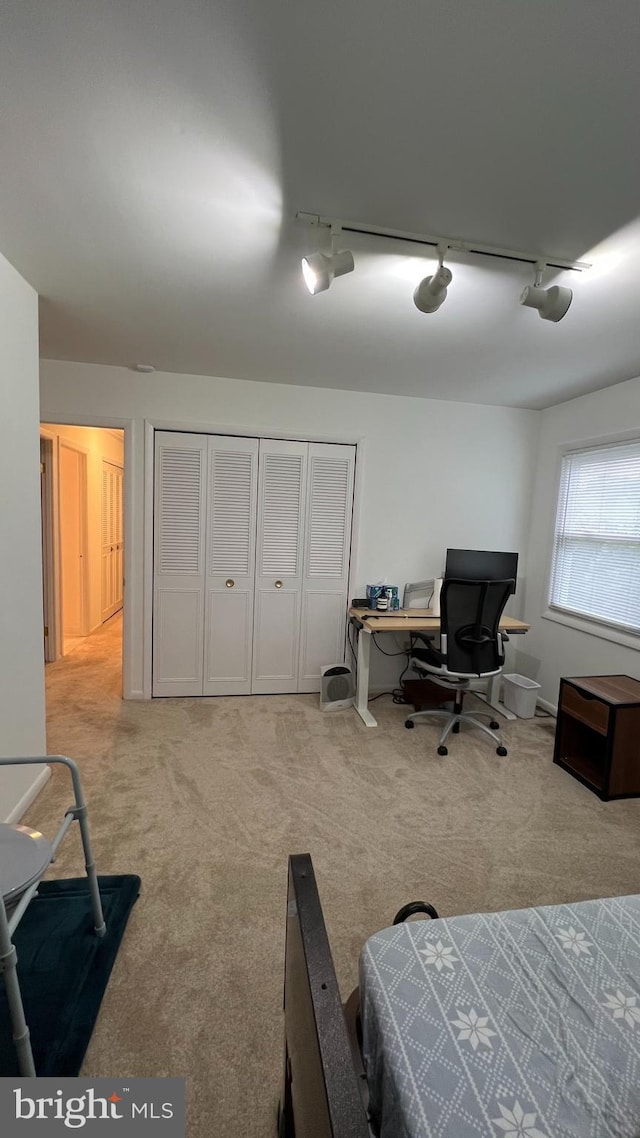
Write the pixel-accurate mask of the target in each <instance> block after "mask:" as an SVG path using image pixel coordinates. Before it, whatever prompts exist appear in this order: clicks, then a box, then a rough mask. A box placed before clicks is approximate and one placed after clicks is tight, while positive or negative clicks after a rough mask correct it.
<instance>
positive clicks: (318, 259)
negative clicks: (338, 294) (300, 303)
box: [302, 229, 354, 296]
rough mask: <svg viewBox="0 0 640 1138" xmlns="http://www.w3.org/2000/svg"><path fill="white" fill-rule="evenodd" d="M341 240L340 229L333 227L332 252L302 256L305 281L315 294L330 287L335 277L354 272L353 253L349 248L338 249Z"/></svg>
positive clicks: (310, 290)
mask: <svg viewBox="0 0 640 1138" xmlns="http://www.w3.org/2000/svg"><path fill="white" fill-rule="evenodd" d="M339 240H340V230H339V229H337V230H336V229H332V231H331V252H330V253H311V254H310V255H309V256H308V257H303V258H302V275H303V277H304V283H305V284H306V286H307V288H308V289H309V292H310V293H311V294H312V295H313V296H315V294H316V293H317V292H324V290H325V289H327V288H329V285H330V284H331V282H332V280H333V278H334V277H342V276H344V274H345V273H352V272H353V269H354V261H353V253H351V252H350V250H349V249H337V248H336V246H337V244H338V242H339Z"/></svg>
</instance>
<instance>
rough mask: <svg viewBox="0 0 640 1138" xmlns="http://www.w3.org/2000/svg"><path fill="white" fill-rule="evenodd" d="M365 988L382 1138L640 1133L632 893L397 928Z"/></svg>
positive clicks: (367, 1055)
mask: <svg viewBox="0 0 640 1138" xmlns="http://www.w3.org/2000/svg"><path fill="white" fill-rule="evenodd" d="M360 983H361V1002H362V1021H363V1035H364V1045H363V1052H364V1060H365V1068H366V1072H367V1081H368V1084H369V1091H370V1100H371V1113H372V1115H373V1117H374V1119H375V1121H376V1123H377V1125H378V1127H379V1129H380V1134H381V1138H418V1136H420V1138H422V1136H429V1138H445V1136H446V1138H477V1135H488V1136H496V1138H497V1136H499V1138H575V1136H577V1135H580V1136H581V1138H608V1136H611V1138H640V896H633V897H614V898H609V899H605V900H598V901H581V902H577V903H575V904H570V905H553V906H547V907H542V908H537V909H522V910H515V911H511V912H502V913H481V914H474V915H472V916H464V917H453V918H449V919H440V920H437V921H413V922H408V923H405V924H401V925H396V926H394V927H393V928H390V929H385V930H383V931H382V932H380V933H377V934H376V935H375V936H373V937H371V938H370V939H369V940H368V941H367V943H366V944H365V946H364V948H363V951H362V955H361V959H360Z"/></svg>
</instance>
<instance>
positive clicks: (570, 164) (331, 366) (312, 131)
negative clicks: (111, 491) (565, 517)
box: [0, 0, 640, 407]
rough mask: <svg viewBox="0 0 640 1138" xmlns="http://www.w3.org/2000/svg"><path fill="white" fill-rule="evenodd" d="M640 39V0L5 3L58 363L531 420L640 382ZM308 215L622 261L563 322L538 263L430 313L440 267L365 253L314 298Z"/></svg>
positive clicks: (599, 269)
mask: <svg viewBox="0 0 640 1138" xmlns="http://www.w3.org/2000/svg"><path fill="white" fill-rule="evenodd" d="M639 49H640V9H639V7H638V0H616V2H615V4H611V3H607V2H606V0H481V2H479V0H428V2H427V0H423V2H422V3H418V2H416V0H360V2H359V3H358V2H357V0H323V3H321V4H318V3H317V0H215V2H214V0H208V2H207V0H135V2H133V3H132V2H131V0H82V2H81V3H80V2H78V0H46V2H43V0H3V2H2V12H1V15H0V116H1V122H0V250H2V252H3V253H4V254H5V255H6V256H7V257H8V258H9V260H10V261H11V262H12V263H13V264H14V265H15V266H16V268H17V269H19V271H20V272H22V273H23V274H24V275H25V276H26V277H27V279H28V280H29V281H30V282H31V283H32V284H33V285H34V286H35V288H37V290H38V291H39V293H40V294H41V297H42V302H41V328H42V345H41V347H42V354H43V356H46V357H52V358H59V359H70V360H86V361H92V362H97V363H112V364H121V365H125V366H127V365H131V364H133V363H134V362H135V361H142V362H144V363H151V364H154V365H155V367H156V368H158V369H162V370H165V371H174V372H187V373H197V374H204V375H207V374H209V375H223V376H229V377H239V378H243V379H255V380H274V381H279V382H284V383H292V384H308V385H314V386H321V387H336V388H339V387H342V388H350V389H352V390H358V391H379V392H392V393H395V394H400V395H418V396H425V397H429V398H440V399H454V400H463V401H469V402H475V403H494V404H506V405H512V406H519V407H544V406H547V405H549V404H552V403H557V402H560V401H562V400H564V399H567V398H570V397H572V396H573V395H576V394H579V393H581V392H585V391H590V390H594V389H596V388H601V387H605V386H608V385H611V384H614V383H617V382H619V381H621V380H624V379H628V378H630V377H632V376H635V375H638V374H639V373H640V337H639V335H638V295H639V294H640V221H639V220H638V215H639V213H640V210H639V206H638V200H639V199H638V186H639V185H640V146H639V145H638V121H639V111H640V68H638V65H637V60H638V52H639ZM297 210H306V211H310V212H317V213H320V214H324V215H329V216H335V217H339V218H344V219H352V220H357V221H360V222H368V223H371V224H374V225H378V226H384V227H390V228H395V229H402V230H407V231H414V232H423V233H443V234H447V235H457V236H459V237H461V238H469V239H472V240H476V241H479V242H484V243H487V244H494V245H502V246H508V247H510V248H523V249H526V250H532V251H536V252H537V251H540V252H547V253H549V254H552V255H555V256H562V257H564V258H569V259H573V258H576V259H578V258H579V259H585V260H592V261H593V263H594V268H593V269H592V270H590V271H589V272H587V273H584V274H582V275H578V274H575V273H560V274H557V275H556V276H555V278H553V279H554V280H555V282H556V283H568V284H571V285H573V287H574V290H575V295H574V301H573V305H572V307H571V309H570V311H569V313H568V315H567V316H566V318H565V319H564V320H563V321H562V322H561V323H559V324H552V323H548V322H546V321H542V320H540V319H539V318H538V316H537V315H536V313H535V312H534V311H532V310H529V309H525V308H522V307H521V306H520V305H519V303H518V298H519V295H520V292H521V290H522V288H523V286H524V285H525V284H528V283H530V281H531V279H532V277H531V271H530V269H529V268H528V267H527V266H523V265H518V264H516V263H512V262H508V261H494V260H491V259H488V258H481V257H478V256H470V255H462V254H455V255H453V256H452V257H451V259H450V261H449V265H450V267H451V268H452V270H453V274H454V279H453V283H452V285H451V287H450V289H449V296H448V298H447V301H446V303H445V304H444V305H443V307H442V308H441V309H440V310H439V312H437V313H436V314H434V315H429V316H427V315H423V314H421V313H419V312H418V311H417V309H415V308H414V305H413V302H412V297H411V294H412V291H413V287H414V286H415V284H416V283H417V282H418V281H419V280H420V279H421V277H422V276H424V275H426V274H428V273H429V272H431V271H432V270H433V265H434V261H433V258H432V257H431V256H430V255H429V251H428V250H426V254H427V255H426V256H424V257H423V256H422V253H423V252H425V251H423V250H421V249H420V247H418V248H417V249H416V248H415V247H411V246H408V245H406V244H401V243H398V244H396V243H390V242H388V241H384V240H380V239H375V238H365V237H358V238H355V237H354V238H353V239H352V240H349V246H350V247H351V248H352V250H353V252H354V255H355V258H356V271H355V272H354V273H353V274H350V275H349V276H346V277H343V278H341V279H339V280H336V281H334V283H333V285H332V287H331V289H330V290H329V291H328V292H325V293H322V294H320V295H318V296H316V297H311V296H309V295H308V293H307V292H306V290H305V288H304V286H303V284H302V282H301V278H300V273H299V257H300V254H301V253H302V252H304V251H308V250H309V249H313V248H314V247H315V245H314V241H315V239H317V232H314V231H311V230H309V229H307V228H306V227H304V226H302V225H301V224H300V223H299V222H296V221H295V220H294V216H295V213H296V211H297ZM570 278H573V279H570ZM551 279H552V278H551V277H549V280H551ZM545 283H546V281H545ZM132 381H133V377H132Z"/></svg>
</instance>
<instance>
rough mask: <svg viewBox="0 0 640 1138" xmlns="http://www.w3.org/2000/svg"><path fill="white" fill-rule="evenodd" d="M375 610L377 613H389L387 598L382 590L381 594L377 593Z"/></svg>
mask: <svg viewBox="0 0 640 1138" xmlns="http://www.w3.org/2000/svg"><path fill="white" fill-rule="evenodd" d="M376 610H377V611H378V612H388V611H389V598H388V596H387V594H386V592H385V590H384V589H382V590H381V592H380V593H378V596H377V599H376Z"/></svg>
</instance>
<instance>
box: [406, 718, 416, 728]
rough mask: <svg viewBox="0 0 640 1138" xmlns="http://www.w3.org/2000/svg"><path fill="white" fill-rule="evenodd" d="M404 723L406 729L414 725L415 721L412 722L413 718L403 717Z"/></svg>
mask: <svg viewBox="0 0 640 1138" xmlns="http://www.w3.org/2000/svg"><path fill="white" fill-rule="evenodd" d="M404 725H405V727H406V728H407V729H408V728H409V727H415V723H414V722H413V719H405V721H404Z"/></svg>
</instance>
